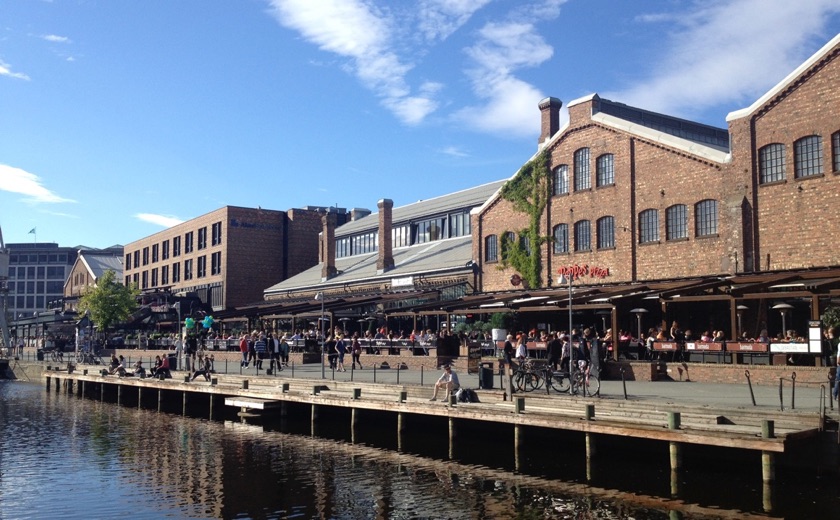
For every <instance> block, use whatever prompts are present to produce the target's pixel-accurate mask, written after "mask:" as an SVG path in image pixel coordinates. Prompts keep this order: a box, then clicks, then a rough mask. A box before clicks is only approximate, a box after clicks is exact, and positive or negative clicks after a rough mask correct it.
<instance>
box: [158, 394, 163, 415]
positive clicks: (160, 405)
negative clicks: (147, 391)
mask: <svg viewBox="0 0 840 520" xmlns="http://www.w3.org/2000/svg"><path fill="white" fill-rule="evenodd" d="M162 406H163V390H161V389H158V412H160V410H161V407H162Z"/></svg>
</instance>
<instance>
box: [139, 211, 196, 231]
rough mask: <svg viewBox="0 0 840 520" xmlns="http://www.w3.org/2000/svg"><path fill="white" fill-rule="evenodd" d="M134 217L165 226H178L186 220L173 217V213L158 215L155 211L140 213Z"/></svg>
mask: <svg viewBox="0 0 840 520" xmlns="http://www.w3.org/2000/svg"><path fill="white" fill-rule="evenodd" d="M134 218H136V219H137V220H142V221H143V222H149V223H150V224H156V225H158V226H161V227H165V228H169V227H172V226H177V225H178V224H181V223H183V222H184V221H183V220H181V219H179V218H178V217H173V216H171V215H157V214H155V213H138V214H136V215H134Z"/></svg>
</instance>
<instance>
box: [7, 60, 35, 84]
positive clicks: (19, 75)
mask: <svg viewBox="0 0 840 520" xmlns="http://www.w3.org/2000/svg"><path fill="white" fill-rule="evenodd" d="M0 76H8V77H10V78H14V79H23V80H26V81H29V76H27V75H26V74H24V73H22V72H12V69H11V66H10V65H9V64H8V63H6V62H4V61H3V60H0Z"/></svg>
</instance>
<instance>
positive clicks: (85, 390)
mask: <svg viewBox="0 0 840 520" xmlns="http://www.w3.org/2000/svg"><path fill="white" fill-rule="evenodd" d="M82 395H83V396H84V395H87V381H82Z"/></svg>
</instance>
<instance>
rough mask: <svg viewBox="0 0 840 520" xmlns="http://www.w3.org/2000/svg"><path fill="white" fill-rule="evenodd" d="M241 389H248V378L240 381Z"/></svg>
mask: <svg viewBox="0 0 840 520" xmlns="http://www.w3.org/2000/svg"><path fill="white" fill-rule="evenodd" d="M242 389H243V390H247V389H248V380H247V379H245V380H244V381H242Z"/></svg>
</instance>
